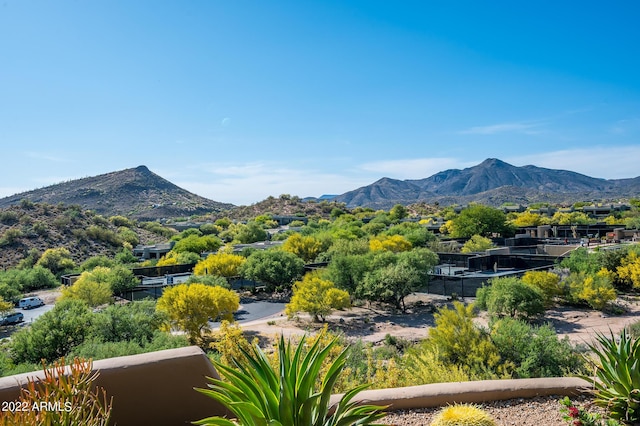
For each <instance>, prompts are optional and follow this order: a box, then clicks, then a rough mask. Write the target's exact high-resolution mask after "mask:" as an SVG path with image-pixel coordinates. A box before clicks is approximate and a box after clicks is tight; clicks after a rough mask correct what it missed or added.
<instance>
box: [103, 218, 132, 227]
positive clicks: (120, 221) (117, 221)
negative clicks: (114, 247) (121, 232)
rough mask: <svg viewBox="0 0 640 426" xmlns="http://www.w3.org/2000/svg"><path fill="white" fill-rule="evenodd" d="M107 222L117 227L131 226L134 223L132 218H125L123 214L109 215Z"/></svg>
mask: <svg viewBox="0 0 640 426" xmlns="http://www.w3.org/2000/svg"><path fill="white" fill-rule="evenodd" d="M109 222H111V223H112V224H113V225H114V226H117V227H120V226H124V227H127V228H133V227H134V226H135V225H136V224H135V222H134V221H133V220H131V219H129V218H126V217H124V216H111V217H110V218H109Z"/></svg>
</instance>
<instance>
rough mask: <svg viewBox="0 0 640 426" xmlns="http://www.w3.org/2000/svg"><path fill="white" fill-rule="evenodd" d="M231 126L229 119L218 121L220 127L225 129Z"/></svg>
mask: <svg viewBox="0 0 640 426" xmlns="http://www.w3.org/2000/svg"><path fill="white" fill-rule="evenodd" d="M230 124H231V119H230V118H229V117H225V118H223V119H222V120H221V121H220V125H221V126H222V127H227V126H229V125H230Z"/></svg>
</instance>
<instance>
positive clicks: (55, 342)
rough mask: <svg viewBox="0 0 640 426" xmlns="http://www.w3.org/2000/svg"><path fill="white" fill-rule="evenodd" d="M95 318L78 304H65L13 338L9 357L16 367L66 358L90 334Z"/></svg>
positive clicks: (15, 334) (61, 304)
mask: <svg viewBox="0 0 640 426" xmlns="http://www.w3.org/2000/svg"><path fill="white" fill-rule="evenodd" d="M91 321H92V314H91V311H90V310H89V308H88V307H87V305H86V304H85V303H84V302H81V301H79V300H62V301H60V302H58V303H56V305H55V306H54V308H53V309H52V310H50V311H49V312H46V313H44V314H43V315H42V316H40V317H39V318H38V319H37V320H35V321H34V322H33V323H32V324H31V327H29V328H23V329H21V330H19V331H17V332H16V333H14V334H13V336H12V337H11V344H10V348H9V350H10V353H11V358H12V360H13V361H14V362H15V363H21V362H32V363H38V362H40V360H42V359H45V360H46V361H47V362H52V361H55V360H56V359H58V358H60V357H63V356H66V355H67V354H68V353H69V351H70V350H71V349H73V348H74V347H75V346H77V345H79V344H80V343H82V342H83V341H84V339H85V338H86V336H87V334H88V333H89V330H90V327H91Z"/></svg>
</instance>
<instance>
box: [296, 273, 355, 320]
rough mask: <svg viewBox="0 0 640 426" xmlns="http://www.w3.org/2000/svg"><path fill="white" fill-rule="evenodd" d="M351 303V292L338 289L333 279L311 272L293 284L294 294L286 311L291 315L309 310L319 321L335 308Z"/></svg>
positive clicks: (347, 305) (344, 306)
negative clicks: (325, 278) (329, 279)
mask: <svg viewBox="0 0 640 426" xmlns="http://www.w3.org/2000/svg"><path fill="white" fill-rule="evenodd" d="M349 305H350V301H349V293H347V292H346V291H344V290H340V289H337V288H336V287H335V285H334V284H333V283H332V282H331V281H328V280H323V279H322V278H321V277H320V274H318V273H312V272H311V273H307V274H306V275H305V276H304V278H303V279H302V281H296V282H295V283H294V284H293V296H292V297H291V302H289V303H288V304H287V306H286V309H285V312H286V314H287V315H288V316H289V317H291V316H293V315H294V314H296V313H297V312H307V313H308V314H310V315H312V316H313V320H314V321H316V322H317V321H319V320H321V321H324V318H325V317H326V316H327V315H329V314H330V313H331V312H332V311H333V310H334V309H344V308H347V307H349Z"/></svg>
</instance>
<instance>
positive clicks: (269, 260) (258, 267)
mask: <svg viewBox="0 0 640 426" xmlns="http://www.w3.org/2000/svg"><path fill="white" fill-rule="evenodd" d="M303 272H304V262H303V261H302V259H300V258H299V257H297V256H296V255H295V254H292V253H289V252H286V251H283V250H273V249H271V250H262V251H256V252H254V253H252V254H251V256H249V257H248V258H247V261H246V262H245V263H244V265H242V268H241V274H242V276H244V277H245V278H247V279H250V280H254V281H260V282H263V283H264V284H266V286H267V290H268V291H274V290H275V289H276V288H278V287H285V288H290V287H291V285H292V284H293V282H294V281H295V280H297V279H298V278H299V277H301V276H302V273H303Z"/></svg>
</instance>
